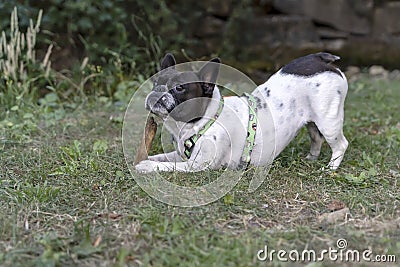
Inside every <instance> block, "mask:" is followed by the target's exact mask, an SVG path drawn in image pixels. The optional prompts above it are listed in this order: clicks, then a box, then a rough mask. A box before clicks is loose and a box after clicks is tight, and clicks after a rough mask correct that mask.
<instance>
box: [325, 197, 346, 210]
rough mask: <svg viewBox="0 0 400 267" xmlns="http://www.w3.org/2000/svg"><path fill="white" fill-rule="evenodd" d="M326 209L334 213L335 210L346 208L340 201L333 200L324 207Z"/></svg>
mask: <svg viewBox="0 0 400 267" xmlns="http://www.w3.org/2000/svg"><path fill="white" fill-rule="evenodd" d="M326 207H327V209H328V210H330V211H336V210H341V209H344V208H346V204H344V203H343V202H342V201H340V200H337V199H334V200H332V202H330V203H329V204H328V205H326Z"/></svg>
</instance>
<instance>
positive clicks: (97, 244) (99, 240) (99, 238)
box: [93, 235, 102, 248]
mask: <svg viewBox="0 0 400 267" xmlns="http://www.w3.org/2000/svg"><path fill="white" fill-rule="evenodd" d="M101 240H102V238H101V235H99V236H98V237H97V238H96V240H95V241H94V243H93V247H95V248H97V247H98V246H99V245H100V242H101Z"/></svg>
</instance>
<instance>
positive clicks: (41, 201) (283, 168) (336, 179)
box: [0, 77, 400, 266]
mask: <svg viewBox="0 0 400 267" xmlns="http://www.w3.org/2000/svg"><path fill="white" fill-rule="evenodd" d="M399 99H400V81H388V80H373V79H369V78H367V77H363V78H360V79H358V80H357V81H354V82H352V83H351V85H350V90H349V94H348V98H347V101H346V119H345V135H346V137H347V138H348V140H349V142H350V146H349V149H348V151H347V153H346V155H345V158H344V161H343V163H342V165H341V168H340V169H339V171H337V172H335V173H329V172H324V171H321V170H320V167H321V166H323V165H324V164H326V163H327V162H328V160H329V157H330V150H329V148H328V146H327V145H326V144H324V146H323V153H322V155H321V159H320V160H319V161H316V162H308V161H304V160H303V158H304V156H305V155H306V152H307V151H308V146H309V141H308V136H307V133H306V132H305V131H301V132H300V134H299V136H298V137H297V138H296V139H295V140H294V141H293V142H292V143H291V145H290V146H289V147H288V148H287V149H286V150H285V151H284V152H283V154H282V155H281V156H280V157H279V158H278V159H277V160H276V161H275V162H274V164H273V166H272V168H271V171H270V174H269V175H268V177H267V178H266V180H265V181H264V183H263V184H262V185H261V186H260V187H259V188H258V190H257V191H256V192H254V193H249V192H248V191H247V184H246V182H245V181H242V182H240V183H239V184H238V185H237V186H236V187H235V188H234V190H233V191H231V192H230V193H229V194H228V195H227V196H225V197H224V198H222V199H220V200H218V201H216V202H214V203H212V204H209V205H207V206H202V207H198V208H180V207H172V206H168V205H165V204H163V203H160V202H158V201H156V200H154V199H152V198H151V197H149V196H148V195H147V194H146V193H145V192H143V191H142V190H141V189H140V188H139V187H138V185H137V184H136V183H135V181H134V179H133V178H132V176H131V175H130V173H129V171H128V168H127V166H126V164H125V161H124V155H123V152H122V144H121V127H122V124H121V123H120V120H119V119H110V118H120V116H121V115H122V111H121V110H120V109H118V108H113V107H112V106H108V107H107V108H104V107H101V106H100V105H99V104H98V105H97V106H96V105H95V106H92V107H88V106H86V107H83V106H81V107H79V108H78V109H76V110H74V111H71V112H69V111H66V112H65V116H61V117H60V118H57V116H51V115H49V114H43V116H42V119H41V120H39V121H33V122H31V124H35V125H36V127H35V129H36V130H35V131H33V132H32V131H30V130H29V131H28V133H26V132H23V131H24V129H25V128H22V130H21V128H18V127H17V128H15V127H8V126H7V125H5V126H3V131H2V132H0V133H1V136H0V137H1V139H0V141H1V143H0V170H1V171H0V207H1V210H0V265H1V266H76V265H80V266H126V265H128V266H140V265H143V266H253V265H256V266H257V265H260V266H267V265H270V264H271V263H268V262H260V261H258V260H257V257H256V254H257V251H258V250H260V249H263V248H264V246H265V245H268V248H269V249H275V250H279V249H284V250H287V251H289V250H291V249H297V250H299V251H300V252H301V251H302V250H303V249H314V250H316V251H321V250H323V249H328V248H329V247H332V248H336V240H337V239H339V238H345V239H346V240H347V242H348V248H349V249H358V250H360V251H362V250H365V249H371V250H372V251H373V254H374V255H375V254H388V255H389V254H391V255H396V256H397V264H399V262H400V254H399V251H400V219H399V218H400V208H399V206H400V188H399V182H400V163H399V162H400V124H399V122H400V112H399V111H400V110H399V102H398V101H399ZM54 112H56V110H55V111H54ZM51 114H53V113H51ZM32 120H33V119H32ZM31 124H30V125H31ZM7 127H8V128H7ZM29 129H31V128H29ZM20 135H24V138H18V136H20ZM26 136H29V138H26ZM21 140H22V141H21ZM185 177H190V178H191V179H193V180H194V182H195V183H201V181H202V180H203V179H208V177H209V175H208V174H207V173H198V174H190V175H176V176H174V177H173V179H174V180H175V181H177V180H179V178H180V179H181V180H184V179H185ZM335 203H336V204H335ZM337 203H340V205H344V206H346V207H348V208H349V210H350V215H348V216H347V217H346V218H341V219H339V220H338V221H337V222H336V223H329V222H326V221H321V220H319V216H320V215H321V214H324V213H329V212H330V209H331V206H332V205H337ZM272 264H273V265H276V266H293V264H294V265H305V264H307V262H298V263H290V262H289V263H284V262H279V261H277V260H276V259H275V261H274V262H273V263H272ZM334 264H335V262H332V261H329V260H327V261H325V262H323V263H316V264H314V265H313V266H333V265H334ZM363 264H364V265H366V266H375V264H376V263H368V262H364V263H363ZM348 265H351V264H350V263H349V264H348ZM392 265H393V266H394V265H395V263H392ZM382 266H383V265H382Z"/></svg>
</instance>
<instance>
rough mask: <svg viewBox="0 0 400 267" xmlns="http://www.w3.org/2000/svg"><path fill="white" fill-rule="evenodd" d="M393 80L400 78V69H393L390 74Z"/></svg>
mask: <svg viewBox="0 0 400 267" xmlns="http://www.w3.org/2000/svg"><path fill="white" fill-rule="evenodd" d="M388 78H389V79H391V80H400V70H397V69H396V70H392V71H391V72H390V73H389V76H388ZM399 125H400V124H399Z"/></svg>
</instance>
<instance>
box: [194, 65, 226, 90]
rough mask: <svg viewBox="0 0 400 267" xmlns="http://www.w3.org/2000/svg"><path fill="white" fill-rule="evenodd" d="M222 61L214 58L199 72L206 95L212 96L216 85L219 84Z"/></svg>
mask: <svg viewBox="0 0 400 267" xmlns="http://www.w3.org/2000/svg"><path fill="white" fill-rule="evenodd" d="M220 64H221V60H220V59H219V58H213V59H211V60H210V61H209V62H207V63H206V64H205V65H204V66H203V67H202V68H201V69H200V71H199V73H198V76H199V78H200V80H201V81H202V87H203V90H204V94H205V95H207V96H210V97H211V96H212V94H213V91H214V87H215V83H216V82H217V78H218V74H219V68H220Z"/></svg>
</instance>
